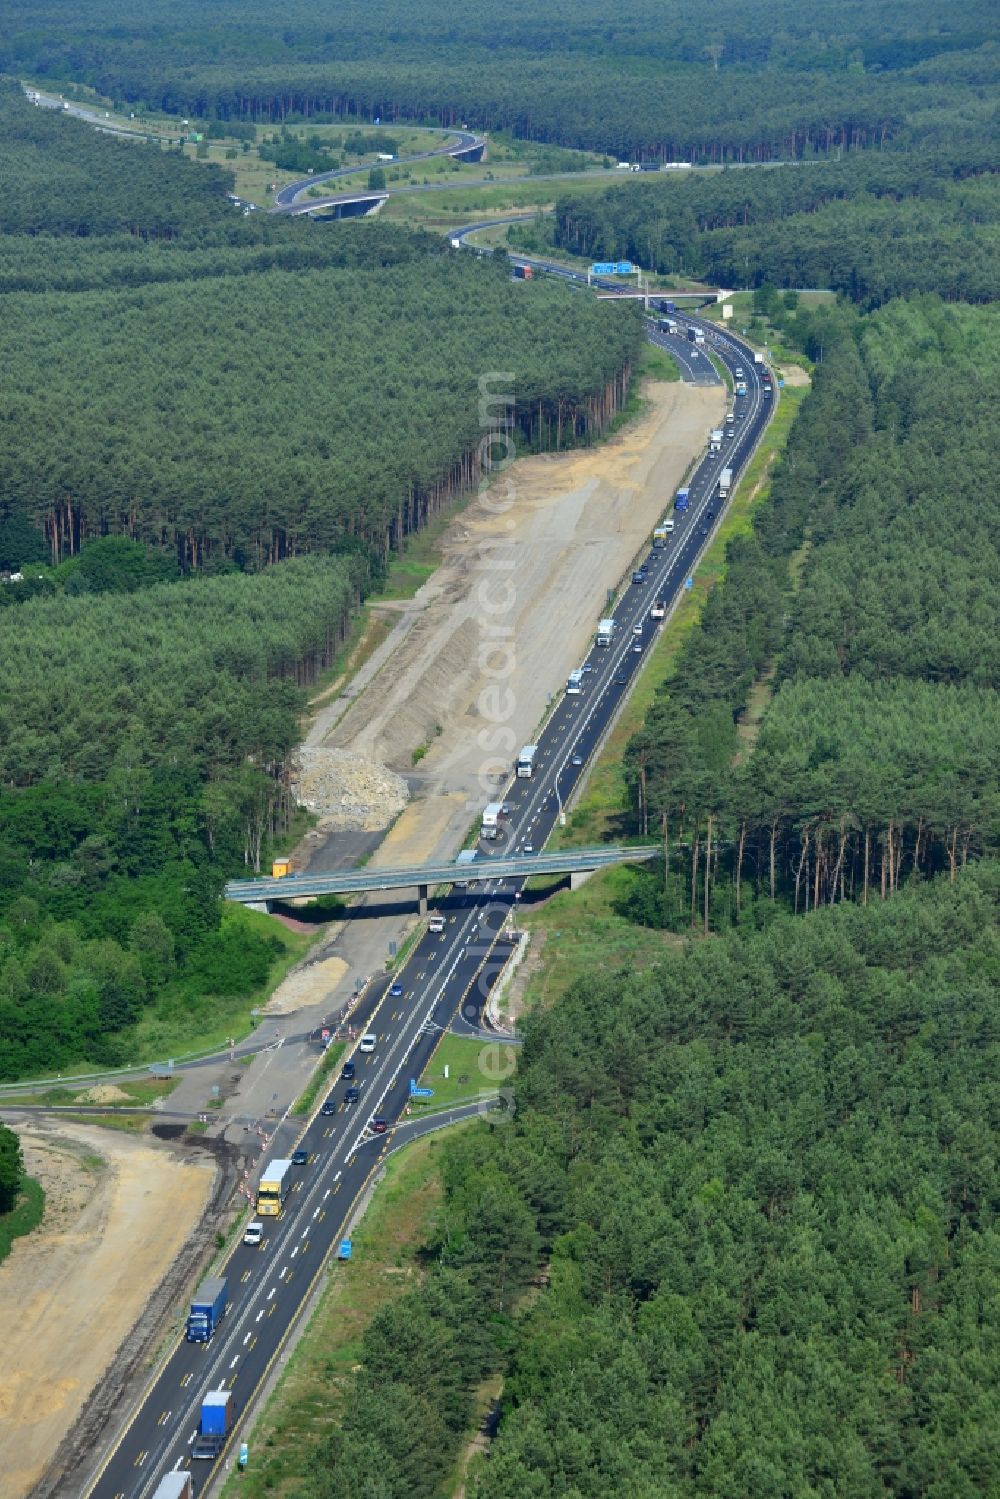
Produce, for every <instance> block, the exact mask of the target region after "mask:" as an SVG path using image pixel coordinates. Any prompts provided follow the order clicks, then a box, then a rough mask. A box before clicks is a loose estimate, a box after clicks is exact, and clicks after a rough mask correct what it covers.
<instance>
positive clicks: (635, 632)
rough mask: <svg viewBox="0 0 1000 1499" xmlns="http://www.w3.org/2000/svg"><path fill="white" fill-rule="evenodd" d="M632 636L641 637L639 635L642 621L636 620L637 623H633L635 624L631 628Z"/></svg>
mask: <svg viewBox="0 0 1000 1499" xmlns="http://www.w3.org/2000/svg"><path fill="white" fill-rule="evenodd" d="M632 634H633V635H641V634H642V621H641V620H638V621H637V622H636V623H635V624H634V625H633V626H632Z"/></svg>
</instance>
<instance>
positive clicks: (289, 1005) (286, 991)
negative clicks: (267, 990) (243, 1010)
mask: <svg viewBox="0 0 1000 1499" xmlns="http://www.w3.org/2000/svg"><path fill="white" fill-rule="evenodd" d="M346 972H347V964H346V963H345V962H344V960H343V958H321V959H320V960H319V962H316V963H307V964H306V965H305V966H304V967H302V968H298V969H296V970H295V972H294V973H290V974H289V975H288V977H287V978H285V979H282V981H281V983H280V984H279V985H278V987H277V989H275V991H274V993H273V994H272V995H271V998H270V999H269V1000H268V1002H267V1004H266V1005H265V1007H264V1014H265V1015H268V1016H271V1015H292V1014H294V1012H295V1011H296V1010H301V1009H302V1008H303V1007H304V1006H305V1005H316V1004H322V1003H323V1001H324V1000H326V999H328V998H329V997H330V996H331V995H332V994H333V991H334V990H335V989H336V987H337V985H338V984H339V983H340V981H341V979H342V978H343V977H344V974H345V973H346Z"/></svg>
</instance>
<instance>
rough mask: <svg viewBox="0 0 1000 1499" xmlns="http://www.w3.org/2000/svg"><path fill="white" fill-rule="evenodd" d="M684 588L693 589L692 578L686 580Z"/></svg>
mask: <svg viewBox="0 0 1000 1499" xmlns="http://www.w3.org/2000/svg"><path fill="white" fill-rule="evenodd" d="M684 587H685V588H693V587H694V579H693V578H688V579H687V580H686V581H685V584H684Z"/></svg>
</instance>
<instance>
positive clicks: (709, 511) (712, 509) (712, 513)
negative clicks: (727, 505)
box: [705, 505, 715, 520]
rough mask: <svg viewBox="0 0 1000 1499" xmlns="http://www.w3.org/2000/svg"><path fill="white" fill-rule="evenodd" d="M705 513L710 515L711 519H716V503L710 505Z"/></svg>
mask: <svg viewBox="0 0 1000 1499" xmlns="http://www.w3.org/2000/svg"><path fill="white" fill-rule="evenodd" d="M705 514H706V515H707V516H708V518H709V520H714V519H715V506H714V505H709V507H708V509H707V510H706V511H705Z"/></svg>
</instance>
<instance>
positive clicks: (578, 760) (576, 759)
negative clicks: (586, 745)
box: [569, 755, 583, 765]
mask: <svg viewBox="0 0 1000 1499" xmlns="http://www.w3.org/2000/svg"><path fill="white" fill-rule="evenodd" d="M569 763H570V764H571V765H582V764H583V756H582V755H574V756H573V758H572V760H571V761H570V762H569Z"/></svg>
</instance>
